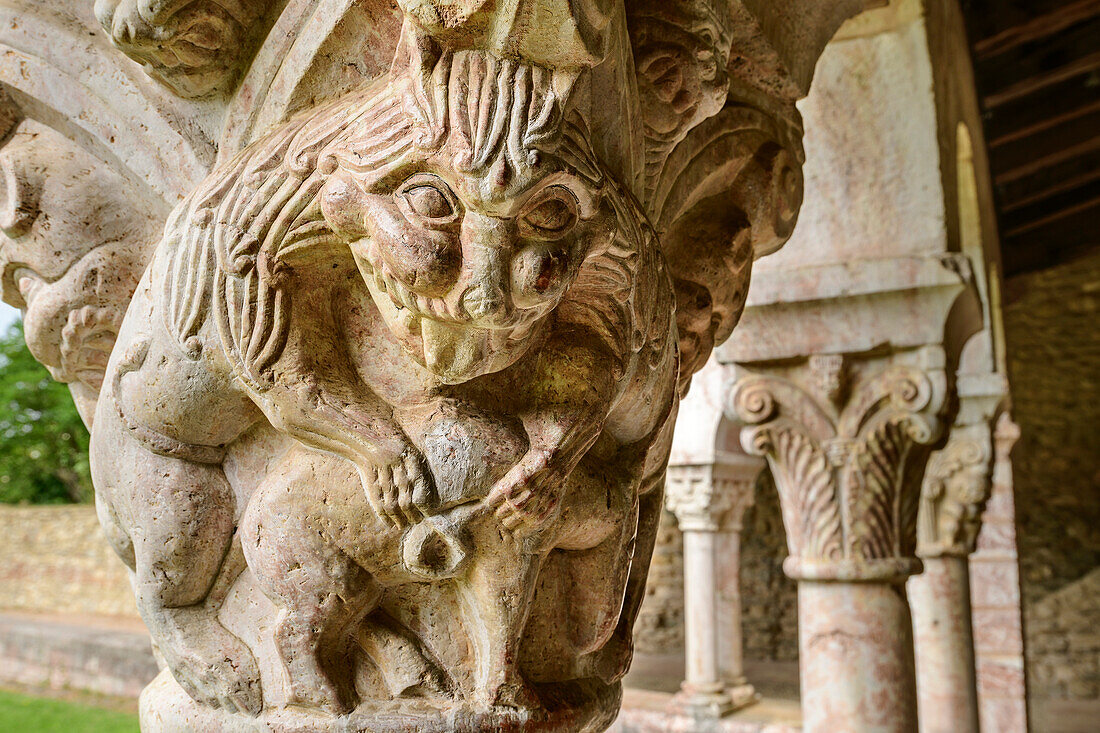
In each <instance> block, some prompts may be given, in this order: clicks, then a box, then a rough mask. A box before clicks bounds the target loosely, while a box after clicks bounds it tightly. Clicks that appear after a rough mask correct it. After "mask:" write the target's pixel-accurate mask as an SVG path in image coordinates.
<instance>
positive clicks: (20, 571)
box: [0, 506, 137, 617]
mask: <svg viewBox="0 0 1100 733" xmlns="http://www.w3.org/2000/svg"><path fill="white" fill-rule="evenodd" d="M0 608H4V609H16V610H20V611H35V612H48V613H62V614H99V615H105V616H130V617H136V616H137V609H136V608H135V607H134V600H133V595H132V593H131V591H130V583H129V581H128V580H127V578H126V571H125V568H124V566H123V564H122V562H121V561H119V559H118V557H117V556H116V555H115V554H114V552H113V551H112V550H111V548H110V547H109V546H108V545H107V539H106V538H105V537H104V536H103V531H102V530H101V529H100V527H99V521H98V520H97V519H96V514H95V508H94V507H91V506H45V507H21V506H14V507H13V506H0Z"/></svg>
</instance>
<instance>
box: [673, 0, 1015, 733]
mask: <svg viewBox="0 0 1100 733" xmlns="http://www.w3.org/2000/svg"><path fill="white" fill-rule="evenodd" d="M968 69H969V62H968V57H967V50H966V47H965V40H964V35H963V30H962V26H961V19H960V17H959V15H958V13H957V9H956V8H955V7H954V6H953V4H952V3H935V2H933V3H927V4H925V6H924V8H923V10H922V8H921V7H920V5H919V4H918V3H901V4H897V5H891V6H890V7H889V8H887V9H881V10H877V11H875V10H872V11H868V12H867V13H865V14H863V15H861V16H860V17H858V18H856V19H854V20H852V21H849V22H848V23H847V24H846V25H845V26H844V27H842V29H841V30H840V32H839V33H838V34H837V36H836V37H835V38H834V40H833V41H832V42H831V43H830V45H829V46H828V47H827V48H826V50H825V52H824V54H823V55H822V57H821V59H820V61H819V62H818V67H817V70H816V74H815V79H814V85H813V87H812V89H811V91H810V94H809V96H808V97H807V98H806V99H804V100H803V101H802V102H801V103H800V105H799V108H800V110H801V111H802V113H803V116H804V119H805V122H806V128H807V133H806V138H805V147H806V155H807V163H806V167H805V171H806V202H805V204H804V206H803V210H802V213H801V218H800V220H799V224H798V226H797V227H796V229H795V231H794V234H793V235H792V237H791V240H790V241H789V242H788V243H787V244H786V245H785V247H784V249H783V250H782V251H781V252H779V253H777V254H775V255H772V256H769V257H765V258H763V259H760V260H758V261H757V262H756V263H755V265H754V270H753V283H752V287H751V289H750V290H749V296H748V303H747V306H746V308H745V312H744V315H743V316H742V319H741V322H740V323H739V325H738V327H737V329H736V331H735V332H734V334H733V336H732V337H731V339H730V340H729V341H728V342H727V343H726V344H725V345H723V346H722V347H720V348H719V349H717V350H716V354H715V358H714V359H713V360H712V362H711V363H710V364H708V366H707V368H706V369H704V371H703V372H701V373H700V374H699V375H697V376H696V378H695V381H694V382H693V386H692V390H693V391H692V393H690V394H689V396H688V397H687V399H685V400H684V402H683V403H682V404H681V407H680V420H679V432H678V433H677V435H676V438H675V441H674V444H673V451H672V456H671V460H670V464H669V469H668V474H667V495H666V506H667V508H668V510H669V512H670V513H671V514H672V515H673V516H675V518H676V521H677V523H678V525H679V529H680V531H681V532H682V534H683V579H684V580H683V582H684V634H685V652H686V653H685V657H686V665H687V666H686V674H685V680H684V682H683V685H682V691H681V693H680V695H679V697H680V699H681V701H682V703H683V704H684V705H685V706H686V707H687V708H688V709H691V710H693V711H694V713H695V714H696V715H697V716H702V717H716V716H721V715H723V714H725V713H726V712H729V711H731V710H735V709H738V708H741V707H744V706H746V705H751V704H752V703H753V702H754V699H756V698H754V695H753V689H752V686H751V684H749V683H750V682H751V680H746V679H745V676H744V674H743V671H742V666H741V665H742V648H741V647H742V639H741V630H740V620H741V608H740V599H739V595H740V593H739V574H738V569H737V562H738V559H739V545H740V533H741V530H742V517H743V514H744V512H745V509H746V508H747V507H748V506H750V505H751V504H752V502H753V495H754V488H755V483H756V479H757V477H758V475H759V473H760V472H761V471H762V470H764V467H765V466H767V467H769V468H770V470H771V472H772V476H773V479H774V482H775V485H776V488H777V489H778V491H779V500H780V504H781V509H782V517H783V524H784V528H785V530H786V532H787V542H788V547H789V551H790V556H789V557H788V559H787V560H786V562H785V563H784V566H783V567H784V571H785V572H786V574H787V575H788V576H789V577H790V578H792V579H793V580H795V581H797V583H798V619H799V666H800V676H801V705H802V712H803V720H804V726H805V729H806V730H812V731H834V730H860V731H863V730H867V731H871V730H874V731H908V730H917V729H918V727H919V730H920V731H921V733H947V732H949V731H977V730H979V727H981V728H982V729H985V730H1024V729H1025V728H1026V725H1027V723H1026V718H1025V711H1024V703H1023V689H1022V682H1021V684H1020V686H1019V689H1018V690H1016V695H1017V697H1016V699H1015V700H1014V701H1012V703H1011V704H1009V705H1007V706H1006V705H1004V704H1003V703H1004V702H1005V701H1004V700H991V701H990V704H988V705H987V704H980V703H979V696H978V675H977V672H976V665H975V644H974V634H973V629H972V612H971V600H970V597H971V588H970V583H971V580H970V572H969V562H968V559H969V557H970V555H971V554H973V553H974V552H975V549H976V545H977V538H978V535H979V532H980V530H981V526H982V519H983V512H984V509H985V505H986V502H987V500H988V499H989V497H990V493H991V490H992V489H993V488H994V483H995V482H996V477H997V476H1000V482H1001V483H1002V484H1004V483H1005V482H1007V483H1008V490H1009V492H1010V491H1011V466H1010V464H1009V462H1008V452H1009V451H1010V450H1011V446H1012V443H1013V442H1014V440H1015V433H1016V428H1015V426H1014V425H1013V424H1012V422H1011V419H1010V418H1009V415H1008V409H1009V406H1010V403H1009V398H1008V392H1007V381H1006V378H1005V368H1004V358H1003V351H1002V349H1003V345H1002V343H1001V341H1000V339H1001V335H1000V324H999V308H1000V303H999V296H998V291H997V287H998V277H999V276H998V269H997V268H998V253H997V240H996V233H995V225H994V224H993V221H994V219H993V212H992V209H991V206H992V204H991V197H990V192H989V182H988V180H987V178H986V177H985V174H984V171H985V168H984V161H983V160H982V159H981V157H980V155H981V153H980V144H979V146H978V151H976V150H975V146H974V143H973V140H972V137H971V136H972V135H975V134H980V120H979V118H978V108H977V102H976V98H975V93H974V90H973V88H972V83H971V82H970V78H969V76H968V73H967V70H968ZM899 170H904V171H906V175H904V176H899V175H897V171H899ZM883 212H890V215H888V216H883V215H882V214H883ZM738 432H739V433H740V435H739V437H740V441H739V442H740V444H741V445H740V446H737V445H736V443H737V442H738V441H736V440H731V434H733V435H736V434H737V433H738ZM1001 488H1002V489H1003V488H1004V487H1001ZM1002 503H1003V502H1002ZM1009 519H1011V515H1010V517H1009ZM1002 521H1003V520H1002ZM1010 577H1011V576H1010ZM1015 613H1016V614H1017V616H1018V613H1019V612H1018V610H1016V611H1015ZM1010 631H1013V633H1014V635H1015V644H1016V645H1017V647H1018V645H1019V644H1020V640H1019V627H1018V625H1017V626H1016V627H1015V629H1014V630H1010ZM1010 636H1011V634H1010ZM918 721H919V723H918Z"/></svg>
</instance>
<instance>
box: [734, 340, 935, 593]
mask: <svg viewBox="0 0 1100 733" xmlns="http://www.w3.org/2000/svg"><path fill="white" fill-rule="evenodd" d="M891 362H893V363H891ZM916 362H917V363H904V362H903V361H902V360H900V359H892V360H891V359H888V360H886V361H885V363H883V361H882V360H879V359H872V360H869V361H866V362H863V363H859V364H853V370H854V371H855V372H856V373H855V375H854V377H853V381H852V385H853V386H852V389H851V393H850V396H849V398H848V399H847V400H846V401H844V402H843V403H841V404H839V405H837V406H835V407H834V406H833V405H831V404H830V403H829V402H828V400H827V399H825V400H823V399H822V398H821V397H819V396H817V394H816V393H817V392H818V391H819V390H818V388H817V386H816V383H817V381H818V380H817V377H816V375H815V371H819V370H815V369H814V368H813V367H811V366H809V365H808V364H807V365H806V366H803V367H794V368H788V369H786V370H784V371H783V372H782V373H781V374H777V375H762V374H753V373H750V372H747V371H746V372H744V373H743V374H742V375H740V376H739V377H738V379H737V381H736V383H735V385H734V388H733V391H732V393H731V396H730V411H731V416H732V417H735V418H736V419H738V420H740V421H741V422H743V423H745V424H746V426H747V427H746V428H745V429H744V430H743V432H742V443H743V444H744V447H745V449H746V450H747V451H749V452H750V453H755V454H758V455H764V456H766V457H767V458H768V462H769V464H770V465H771V469H772V474H773V476H774V477H775V482H776V486H777V488H778V489H779V493H780V500H781V505H782V511H783V516H784V525H785V527H786V530H787V541H788V545H789V547H790V557H789V558H788V559H787V561H786V563H785V565H784V567H785V569H786V571H787V573H788V574H789V575H790V576H791V577H793V578H796V579H810V580H815V579H816V580H830V579H831V580H901V579H903V578H904V577H906V576H907V575H909V574H911V573H913V572H916V571H917V570H918V569H919V567H920V563H919V561H918V560H916V559H915V558H914V557H913V554H914V550H915V541H916V536H915V535H916V520H917V507H918V499H919V486H920V480H921V476H922V474H923V469H924V461H925V460H926V458H927V454H928V451H929V449H930V446H931V445H932V444H933V443H934V442H935V440H936V439H937V438H938V437H939V435H940V433H941V430H942V427H941V423H940V419H939V413H940V410H941V409H942V407H943V404H944V396H945V386H946V384H945V383H946V380H945V374H944V371H943V365H942V352H938V351H936V350H934V349H926V350H923V353H922V354H921V358H918V359H917V360H916ZM807 379H809V382H810V384H812V385H814V386H812V387H804V386H800V385H802V384H806V383H807V381H806V380H807ZM831 383H832V382H831V381H830V384H831ZM825 391H826V392H830V391H831V390H829V389H827V390H825Z"/></svg>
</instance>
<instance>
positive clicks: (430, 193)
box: [397, 176, 458, 226]
mask: <svg viewBox="0 0 1100 733" xmlns="http://www.w3.org/2000/svg"><path fill="white" fill-rule="evenodd" d="M397 197H398V201H399V202H400V204H401V208H402V209H403V210H404V211H405V215H406V216H407V217H409V218H413V219H420V220H422V221H423V222H424V223H426V224H429V225H433V226H441V225H445V224H450V223H451V222H453V221H454V220H455V219H456V218H457V216H458V206H457V203H456V201H455V197H454V194H453V193H451V190H450V189H449V188H448V187H447V184H445V183H444V182H443V181H441V180H439V179H438V178H436V177H435V176H415V177H413V178H412V179H410V180H409V181H407V182H406V183H405V185H404V186H402V187H401V188H400V189H399V190H398V192H397ZM410 215H411V216H410Z"/></svg>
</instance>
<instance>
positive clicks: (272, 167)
mask: <svg viewBox="0 0 1100 733" xmlns="http://www.w3.org/2000/svg"><path fill="white" fill-rule="evenodd" d="M425 79H426V81H425ZM561 86H563V84H562V82H561V80H560V79H557V80H555V78H554V73H553V72H551V71H548V70H545V69H540V68H538V67H532V66H526V65H523V64H519V63H517V62H514V61H510V60H501V59H497V58H494V57H492V56H491V55H489V54H486V53H483V52H473V51H469V52H460V53H457V54H451V53H447V54H443V55H442V56H441V57H440V58H439V60H438V61H437V63H436V64H435V66H434V67H433V68H432V70H431V73H430V74H427V75H426V76H422V77H420V78H418V77H417V76H416V75H415V74H412V75H409V76H406V77H403V78H402V77H399V78H396V79H392V80H383V81H382V82H379V83H376V84H374V85H372V86H370V87H368V88H366V89H364V90H363V91H361V92H359V93H356V94H353V95H349V96H348V97H345V98H343V99H341V100H338V101H336V102H334V103H331V104H328V105H326V106H324V107H322V108H320V109H319V110H313V111H311V113H310V114H309V115H308V116H304V117H300V118H297V119H293V120H291V121H290V122H288V123H287V124H286V125H285V126H283V127H281V128H280V129H278V130H276V131H274V132H272V133H270V134H269V135H267V136H266V137H264V138H262V139H260V140H259V141H257V142H256V143H254V144H253V145H251V146H249V147H248V148H246V149H245V150H243V151H242V152H241V153H240V154H238V155H237V156H236V157H235V158H233V159H232V160H230V161H228V162H227V163H226V164H225V165H223V166H221V167H219V168H218V169H216V170H215V172H214V173H212V174H211V175H210V176H209V177H208V178H207V180H206V181H205V182H204V184H203V185H202V186H200V187H199V188H198V190H196V191H195V193H194V194H192V195H191V196H190V197H188V198H187V199H186V200H185V201H184V202H183V203H181V204H180V206H179V207H178V208H177V209H176V211H175V212H174V213H173V215H172V217H171V218H170V219H169V222H168V224H167V227H166V234H165V246H166V247H167V249H168V257H169V264H168V277H167V279H166V286H167V289H168V291H169V292H168V293H167V296H168V297H167V298H166V301H165V302H166V303H167V304H168V308H167V310H166V312H165V314H164V315H165V322H166V326H167V328H168V331H169V332H170V333H171V334H172V335H173V337H174V338H175V339H176V341H177V343H178V344H179V346H180V347H181V348H182V349H183V350H184V351H185V352H186V353H188V354H190V355H191V356H192V357H197V356H198V350H199V348H200V341H199V338H198V333H199V330H200V329H201V328H202V326H203V324H204V323H205V322H206V320H207V318H208V317H209V316H210V315H213V317H214V319H215V321H216V323H217V326H218V332H219V335H220V338H221V342H222V346H223V349H224V351H225V353H226V355H227V356H228V358H229V360H230V362H231V363H232V364H233V366H234V369H235V370H236V371H237V372H238V374H239V376H240V377H241V378H242V379H244V380H245V382H246V383H247V384H248V385H249V386H251V387H252V388H253V389H255V390H258V391H264V390H265V389H266V388H267V387H268V386H270V380H271V376H270V369H271V367H272V365H273V364H274V363H275V362H276V361H277V360H278V358H279V356H280V353H281V349H282V347H283V345H284V344H285V343H286V341H287V335H288V329H289V325H290V308H291V297H292V295H291V291H290V289H289V288H287V287H286V280H287V278H286V273H287V271H288V268H289V265H288V264H287V259H288V257H289V256H290V255H292V254H293V255H295V259H296V260H298V259H299V258H300V257H301V256H302V255H303V254H304V252H305V251H308V250H309V249H311V248H320V247H325V246H332V245H336V246H343V244H344V243H342V242H339V241H337V237H336V234H335V233H334V232H333V230H332V229H331V228H330V227H329V226H328V224H327V223H326V222H325V220H324V216H323V214H322V212H321V207H320V203H319V194H320V192H321V189H322V187H323V186H324V183H325V181H326V180H327V178H328V176H329V175H330V174H332V173H333V172H335V171H336V170H337V168H338V167H341V168H345V169H349V170H352V171H355V172H356V173H358V174H360V175H361V176H366V177H369V178H373V179H376V180H377V179H378V178H382V177H384V176H385V175H386V174H387V173H389V172H391V171H393V170H396V169H398V168H400V167H401V166H402V165H403V164H404V163H405V162H406V161H407V160H408V158H409V157H411V156H413V155H415V154H417V153H420V154H423V153H425V152H431V151H433V150H437V149H439V148H440V147H441V146H442V145H443V144H444V142H445V141H446V140H447V139H448V136H449V135H456V134H457V135H459V136H460V137H461V139H462V142H463V143H464V145H461V146H460V148H461V149H462V150H463V151H464V153H463V155H462V159H460V160H459V161H456V162H457V163H458V164H459V165H460V167H462V168H464V169H465V170H467V171H470V172H477V171H481V170H484V169H486V168H487V167H488V166H489V165H490V164H492V162H493V161H495V160H496V159H497V158H498V156H500V155H506V156H508V158H509V159H510V160H511V161H513V162H515V161H517V160H520V159H523V160H525V159H526V158H527V157H528V156H530V155H537V154H540V153H545V154H549V155H553V156H556V157H558V158H559V159H561V160H563V161H564V162H565V163H566V164H568V165H569V166H570V167H572V168H573V169H574V170H576V171H577V173H578V174H579V175H580V176H581V177H582V178H584V179H586V180H587V181H589V183H591V184H592V185H593V186H594V187H603V188H604V190H605V192H606V193H607V194H608V195H609V197H610V200H611V201H612V203H613V206H614V207H615V209H616V213H617V214H618V220H619V230H618V232H617V235H616V237H615V238H614V240H613V242H612V243H611V244H610V245H609V246H608V247H606V248H604V249H602V250H601V251H597V252H592V253H590V254H589V257H588V259H587V260H586V261H585V263H584V264H583V265H582V267H581V271H580V274H579V276H578V278H577V281H576V282H575V283H574V285H573V290H572V294H578V295H579V294H581V293H586V295H584V296H582V297H571V294H567V295H566V296H565V300H564V302H563V304H562V306H560V310H561V311H562V313H563V315H565V317H567V318H569V319H570V320H571V321H572V322H581V323H583V324H584V325H587V326H589V327H591V328H592V329H593V330H595V331H596V332H597V333H598V334H599V335H600V336H601V337H602V338H604V339H605V340H606V341H608V343H609V345H610V346H611V348H612V350H613V351H614V353H616V354H619V355H620V356H622V357H624V358H625V357H626V356H627V355H628V354H630V353H632V352H636V351H638V350H639V349H640V348H641V347H642V345H643V343H644V342H645V341H646V338H645V334H644V333H643V332H642V328H643V327H644V326H646V324H647V323H649V321H650V320H651V319H649V318H646V317H643V314H642V311H643V310H646V308H645V304H644V303H643V302H641V299H643V298H646V297H650V298H651V296H648V295H647V294H649V293H653V292H654V289H653V288H652V287H651V285H652V283H646V284H644V285H643V286H642V287H639V283H638V282H637V279H638V277H639V275H640V273H645V276H646V277H650V278H652V277H659V276H660V275H658V274H656V273H657V270H659V269H660V267H659V266H655V267H649V266H640V259H649V258H654V257H658V254H657V244H656V239H655V235H654V234H653V232H652V229H651V227H649V225H648V223H647V222H646V220H645V215H644V214H643V213H642V210H641V207H640V206H639V205H638V203H637V202H636V201H635V200H634V199H633V198H632V197H631V196H630V194H629V193H627V192H626V191H625V190H624V189H622V188H621V187H620V186H618V184H617V183H616V182H615V181H614V180H613V178H612V177H611V176H610V175H609V174H608V173H607V172H606V170H605V169H604V167H603V166H602V165H601V164H600V162H599V161H598V160H597V159H596V156H595V154H594V153H593V152H592V150H591V147H590V146H589V145H588V142H587V139H588V131H587V129H586V128H585V127H584V125H583V122H582V121H581V120H580V119H579V118H578V117H576V116H568V115H565V114H564V113H563V110H564V109H565V105H566V101H567V98H566V97H567V92H568V87H569V84H568V83H567V84H565V85H564V86H565V88H566V93H565V94H563V93H562V92H561V91H560V89H559V87H561ZM467 110H470V112H469V113H467ZM593 294H594V295H595V297H593Z"/></svg>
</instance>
